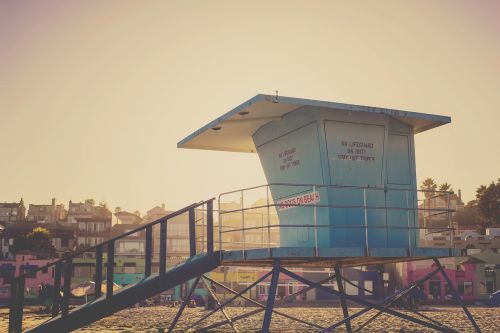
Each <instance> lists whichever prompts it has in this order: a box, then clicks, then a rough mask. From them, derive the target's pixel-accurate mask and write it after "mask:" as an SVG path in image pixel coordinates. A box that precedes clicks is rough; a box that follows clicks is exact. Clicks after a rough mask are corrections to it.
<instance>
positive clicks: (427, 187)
mask: <svg viewBox="0 0 500 333" xmlns="http://www.w3.org/2000/svg"><path fill="white" fill-rule="evenodd" d="M420 189H421V190H423V191H435V190H436V189H437V184H436V182H435V181H434V179H433V178H426V179H425V180H424V181H423V182H422V184H420ZM424 195H425V197H426V198H429V197H431V196H432V195H433V194H432V193H431V192H424Z"/></svg>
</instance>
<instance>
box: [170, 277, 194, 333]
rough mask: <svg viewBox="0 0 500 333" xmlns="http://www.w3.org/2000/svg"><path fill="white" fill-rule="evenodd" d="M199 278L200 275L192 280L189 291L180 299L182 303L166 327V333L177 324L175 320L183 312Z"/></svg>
mask: <svg viewBox="0 0 500 333" xmlns="http://www.w3.org/2000/svg"><path fill="white" fill-rule="evenodd" d="M200 278H201V276H198V277H197V278H196V279H195V280H194V282H193V285H192V286H191V288H190V289H189V292H188V293H187V295H186V297H185V298H184V300H183V301H182V304H181V307H180V308H179V311H177V314H176V315H175V318H174V320H173V321H172V323H171V324H170V327H169V328H168V333H171V332H172V331H173V330H174V328H175V325H177V321H178V320H179V318H180V317H181V315H182V312H184V308H185V307H186V305H187V303H188V302H189V299H190V298H191V296H192V295H193V292H194V290H195V289H196V285H197V284H198V282H199V281H200Z"/></svg>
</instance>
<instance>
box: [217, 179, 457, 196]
mask: <svg viewBox="0 0 500 333" xmlns="http://www.w3.org/2000/svg"><path fill="white" fill-rule="evenodd" d="M271 186H297V187H304V186H310V187H313V186H315V187H319V188H321V187H327V188H347V189H358V190H362V189H370V190H382V191H387V190H390V191H414V192H423V193H425V192H428V193H443V194H447V193H450V192H449V191H438V190H423V189H416V188H394V187H387V186H377V185H367V186H358V185H336V184H307V183H305V184H297V183H269V184H263V185H258V186H252V187H247V188H243V189H239V190H233V191H228V192H223V193H220V194H219V199H220V197H221V196H223V195H227V194H233V193H237V192H241V191H249V190H255V189H258V188H264V187H271Z"/></svg>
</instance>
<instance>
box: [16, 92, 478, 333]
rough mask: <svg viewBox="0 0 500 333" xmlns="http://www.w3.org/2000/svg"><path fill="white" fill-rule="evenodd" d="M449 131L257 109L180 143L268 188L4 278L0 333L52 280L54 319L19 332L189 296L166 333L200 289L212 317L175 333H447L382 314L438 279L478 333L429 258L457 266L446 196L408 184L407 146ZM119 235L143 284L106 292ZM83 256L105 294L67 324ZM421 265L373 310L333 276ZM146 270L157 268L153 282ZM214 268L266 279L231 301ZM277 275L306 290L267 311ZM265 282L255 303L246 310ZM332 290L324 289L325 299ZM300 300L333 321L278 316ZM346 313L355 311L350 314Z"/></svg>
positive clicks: (347, 108) (382, 119) (336, 112)
mask: <svg viewBox="0 0 500 333" xmlns="http://www.w3.org/2000/svg"><path fill="white" fill-rule="evenodd" d="M450 121H451V119H450V118H449V117H445V116H437V115H429V114H422V113H415V112H408V111H401V110H392V109H385V108H376V107H367V106H360V105H350V104H342V103H333V102H322V101H315V100H307V99H299V98H291V97H281V96H272V95H257V96H255V97H253V98H251V99H250V100H248V101H246V102H244V103H242V104H241V105H240V106H238V107H236V108H235V109H233V110H231V111H229V112H228V113H226V114H224V115H222V116H221V117H219V118H217V119H216V120H214V121H213V122H211V123H209V124H207V125H206V126H204V127H202V128H201V129H199V130H197V131H196V132H194V133H193V134H191V135H189V136H188V137H187V138H185V139H184V140H182V141H180V142H179V143H178V147H180V148H192V149H208V150H221V151H228V152H247V153H257V154H258V156H259V158H260V161H261V163H262V167H263V169H264V173H265V175H266V178H267V182H268V184H265V185H262V186H255V187H251V188H246V189H238V190H235V191H230V192H226V193H223V194H221V195H219V197H218V200H217V201H218V210H216V209H214V204H217V203H216V200H215V198H211V199H209V200H206V201H202V202H196V203H193V204H191V205H189V206H186V207H184V208H182V209H179V210H178V211H176V212H172V213H170V214H168V215H166V216H163V217H161V218H159V219H158V220H156V221H153V222H151V223H148V224H146V225H140V226H138V227H137V228H136V229H134V230H130V231H127V232H126V233H124V234H122V235H119V236H117V237H114V238H111V239H108V240H106V241H104V242H102V243H100V244H96V245H94V246H91V247H89V248H86V249H83V250H81V251H77V252H75V253H72V254H70V255H68V256H65V257H64V258H61V259H58V260H55V261H53V262H51V263H50V264H48V265H46V266H43V267H39V268H37V269H36V270H35V271H33V272H26V273H24V274H21V275H19V276H17V277H15V278H14V279H13V280H12V284H11V296H10V314H9V332H12V333H19V332H21V331H22V327H23V309H24V290H25V288H24V286H25V280H26V279H27V278H29V277H30V276H29V275H28V274H33V273H34V272H37V271H41V272H43V271H46V272H47V271H48V270H49V269H51V270H52V272H53V273H52V276H53V285H54V293H53V295H54V297H53V303H54V305H53V306H52V318H50V319H49V320H47V321H46V322H43V323H41V324H39V325H38V326H36V327H32V328H29V329H28V330H27V332H32V333H50V332H67V331H71V330H74V329H77V328H80V327H83V326H85V325H88V324H90V323H92V322H94V321H96V320H99V319H101V318H103V317H105V316H108V315H110V314H113V313H115V312H117V311H120V310H122V309H124V308H126V307H129V306H132V305H134V304H136V303H137V302H140V301H143V300H145V299H147V298H149V297H152V296H154V295H157V294H158V293H161V292H164V291H166V290H168V289H170V288H173V287H176V286H179V285H182V284H190V287H189V288H187V289H189V290H187V289H186V290H187V292H186V294H185V295H184V301H183V302H182V304H181V306H180V308H179V311H178V312H177V315H176V316H175V317H174V318H173V320H172V321H171V323H170V326H169V329H168V332H172V331H173V330H174V329H175V328H176V325H177V323H178V320H179V318H180V316H181V315H182V313H183V311H184V309H185V307H186V305H187V304H188V302H189V301H190V299H191V296H192V295H193V292H194V290H195V288H196V286H197V285H198V282H201V281H202V282H204V283H205V284H206V286H207V292H208V293H209V294H210V295H211V297H212V298H213V299H214V300H215V301H216V303H217V305H216V306H215V309H213V310H212V311H210V312H208V313H206V314H205V315H203V316H202V318H200V319H199V320H198V321H196V322H195V323H193V324H191V325H190V326H189V327H184V329H190V328H193V329H194V328H197V330H198V331H203V332H205V331H210V330H211V329H214V328H217V327H220V326H222V325H226V324H229V325H230V326H231V328H232V329H233V330H234V331H235V332H238V325H237V324H236V322H237V321H238V320H241V319H244V318H247V317H249V316H252V315H254V314H258V313H259V312H264V318H263V320H262V327H261V331H262V332H269V331H270V325H271V318H272V315H273V314H275V315H279V316H283V317H286V318H288V319H292V320H296V321H298V322H300V323H302V324H304V325H307V326H308V327H311V328H313V329H315V330H318V331H319V332H330V331H332V330H334V329H335V328H337V327H339V326H343V325H345V329H346V331H348V332H351V331H352V324H353V323H352V321H354V320H356V324H357V321H358V320H361V318H362V317H361V316H362V315H364V314H367V313H368V312H369V311H371V310H376V311H377V312H376V313H375V314H374V315H373V316H371V317H370V318H368V320H366V321H364V322H363V323H361V324H359V325H357V327H356V328H357V329H358V330H359V329H361V328H364V327H366V325H368V324H369V323H370V322H372V321H373V320H374V319H375V318H377V317H378V316H379V315H380V314H382V313H384V314H388V315H393V316H397V317H399V318H401V319H404V320H407V321H410V322H412V323H415V324H419V325H422V326H425V327H427V328H431V329H434V330H436V331H440V332H456V330H455V329H454V328H451V327H449V326H447V325H444V324H442V323H440V322H438V321H437V320H436V319H434V318H431V317H429V316H427V315H425V314H423V313H420V312H418V311H417V310H415V309H410V310H409V311H410V312H408V311H398V310H395V309H394V308H391V305H392V304H394V303H395V302H397V301H398V300H400V299H401V298H404V297H406V296H409V295H412V293H414V291H415V290H416V289H417V288H418V287H419V285H420V284H422V283H425V282H426V281H428V280H430V279H431V278H433V277H434V276H435V275H437V274H441V275H442V276H443V278H444V279H445V281H446V282H447V285H448V287H449V288H450V291H451V293H452V294H453V296H454V298H455V300H456V301H457V302H459V303H460V304H461V306H462V307H463V310H464V312H465V314H466V315H467V317H468V318H469V320H470V321H471V323H472V325H473V327H474V329H475V331H476V332H480V329H479V326H478V325H477V324H476V322H475V321H474V319H473V317H472V316H471V314H470V312H469V311H468V309H467V307H466V306H465V304H464V303H463V302H462V300H461V298H460V296H459V294H458V292H457V290H456V288H455V286H454V285H453V283H452V281H451V280H450V279H449V278H448V276H447V275H446V272H445V270H444V269H443V266H442V265H441V264H440V262H439V258H442V257H450V256H454V255H456V254H457V253H456V250H455V249H454V248H453V228H452V226H451V213H452V210H451V209H450V207H449V202H450V200H449V199H450V195H451V194H450V193H449V192H443V191H419V190H417V182H416V176H415V169H416V168H415V163H416V161H415V143H414V135H415V134H417V133H420V132H423V131H426V130H430V129H433V128H435V127H438V126H441V125H444V124H447V123H449V122H450ZM221 176H222V175H221ZM437 197H440V198H444V199H443V200H441V202H445V203H448V205H446V204H445V205H444V206H441V207H436V206H435V205H428V204H427V203H428V202H429V201H431V200H433V199H434V198H437ZM217 211H218V214H217ZM183 215H187V218H186V220H187V222H188V228H187V230H188V235H187V236H188V238H189V257H188V258H187V259H186V260H185V261H184V262H181V263H177V264H176V265H175V266H174V265H167V263H168V258H169V257H168V252H167V242H168V238H167V226H168V224H169V221H174V219H177V218H179V217H181V216H183ZM217 215H218V219H217ZM436 219H437V220H439V222H440V223H439V227H436V226H435V223H431V222H435V221H436ZM443 221H444V222H445V223H444V225H446V222H448V226H443ZM435 229H437V230H435ZM153 230H157V231H158V233H157V234H158V235H159V244H158V248H159V253H158V254H156V253H154V251H153V248H154V247H153V234H154V232H153ZM430 232H440V233H443V234H445V235H447V236H448V237H449V242H448V243H446V245H445V246H443V247H440V248H433V247H427V246H425V245H426V244H425V243H424V240H425V237H423V236H425V235H426V234H427V233H430ZM131 235H135V236H136V237H137V238H144V244H145V245H144V267H145V268H144V278H143V279H142V280H141V281H138V282H136V283H134V284H130V285H128V286H126V287H125V288H121V289H120V290H115V288H114V284H113V279H114V271H115V268H114V267H115V263H116V260H117V258H118V257H119V254H118V253H116V251H115V249H116V244H117V243H118V242H119V241H120V240H121V239H123V238H125V237H129V236H131ZM217 236H218V237H217ZM89 252H91V256H90V257H91V258H95V264H93V267H94V271H95V272H94V274H93V275H94V281H93V282H94V285H95V286H103V288H104V287H105V288H104V289H105V290H104V289H102V288H95V291H94V299H93V300H91V301H90V302H88V303H86V304H84V305H82V306H80V307H78V308H76V309H72V310H71V309H70V307H69V298H70V291H71V287H72V283H71V280H72V276H73V273H72V272H73V269H74V263H73V259H75V258H78V257H79V256H88V254H89ZM104 254H105V256H104ZM420 259H432V260H434V263H435V269H434V270H433V271H431V272H430V273H429V274H427V275H425V276H424V277H422V278H421V279H419V280H417V281H415V282H414V283H412V284H411V285H409V286H406V287H404V288H403V289H401V290H399V291H398V292H396V293H395V294H393V295H389V296H386V297H385V298H383V299H382V300H380V301H379V302H373V301H367V300H366V299H363V298H360V297H357V296H354V295H351V294H349V293H346V292H345V291H344V285H345V284H350V285H352V286H354V287H356V288H359V289H362V290H364V292H367V293H372V291H370V290H368V289H364V288H363V287H361V286H358V285H356V284H354V283H353V282H351V281H349V280H348V279H347V278H346V277H345V276H344V275H343V273H342V269H343V268H344V267H350V266H362V265H370V264H384V263H393V262H402V261H410V260H420ZM153 260H154V261H153ZM104 262H106V263H107V265H106V266H105V265H104ZM154 262H157V263H158V264H157V265H156V270H155V269H154V266H155V265H153V263H154ZM219 266H255V267H266V266H267V267H271V269H270V270H269V271H268V272H267V273H265V274H263V275H262V276H261V277H260V278H258V279H257V280H256V281H255V282H253V283H250V284H249V285H248V286H246V287H245V288H244V289H243V290H239V291H235V290H233V289H231V288H229V287H227V286H225V285H224V284H221V283H219V282H217V281H215V280H214V279H212V278H211V277H210V276H209V275H207V273H209V272H211V271H212V270H214V269H216V268H217V267H219ZM310 266H313V267H318V268H333V269H334V272H333V273H334V274H331V275H329V276H328V278H325V279H323V280H321V281H310V280H308V279H306V278H305V277H304V276H301V275H300V274H297V273H295V272H293V271H290V270H289V268H290V267H310ZM104 267H105V272H103V269H104ZM280 274H284V275H286V276H288V277H289V278H291V279H294V280H296V281H298V282H299V283H300V284H302V285H304V286H305V288H303V289H301V290H298V291H297V292H294V293H293V294H291V295H288V296H286V297H284V298H282V299H280V300H276V294H277V288H278V281H279V276H280ZM268 278H270V281H269V289H268V293H267V300H266V301H265V303H261V302H259V301H256V300H254V299H251V298H248V297H246V296H245V294H246V293H247V292H248V291H249V290H250V289H251V288H254V287H255V286H257V285H258V284H259V283H262V282H263V281H265V280H266V279H268ZM104 280H105V281H106V282H103V281H104ZM332 280H335V282H336V288H332V287H330V286H327V285H325V283H329V282H331V281H332ZM214 286H215V287H216V288H218V289H219V288H220V290H224V292H225V293H226V292H227V293H232V294H234V296H232V297H231V298H229V300H227V301H221V300H220V299H219V298H218V296H217V295H216V293H214V291H213V289H214ZM311 289H317V290H320V291H321V292H323V293H328V294H332V295H334V296H337V297H338V298H339V300H340V303H341V306H342V311H343V315H344V318H343V319H342V320H340V321H337V322H336V323H332V324H331V325H328V326H323V325H320V324H318V323H317V322H315V321H313V320H305V319H300V318H295V317H293V316H291V315H289V314H287V313H284V312H282V311H279V310H277V309H276V308H275V305H277V304H278V303H284V302H287V301H289V300H293V299H294V298H295V297H297V296H299V295H301V294H305V293H307V292H308V291H309V290H311ZM238 297H240V298H243V299H244V300H245V301H246V302H249V303H252V304H253V305H255V306H256V309H253V310H251V311H249V312H247V313H245V314H241V315H239V316H237V317H234V318H231V317H229V315H228V313H227V312H226V311H225V307H226V306H227V305H228V304H230V303H231V302H233V301H234V300H235V299H236V298H238ZM348 301H349V302H352V303H356V304H358V305H361V306H364V307H365V308H364V309H362V310H359V309H357V310H356V312H354V313H352V312H350V309H349V307H348V303H347V302H348ZM217 311H221V312H222V314H223V315H224V317H225V320H223V321H221V322H217V323H212V324H209V325H207V326H203V325H202V323H203V321H204V320H205V319H206V318H208V317H210V316H211V315H212V314H214V313H215V312H217Z"/></svg>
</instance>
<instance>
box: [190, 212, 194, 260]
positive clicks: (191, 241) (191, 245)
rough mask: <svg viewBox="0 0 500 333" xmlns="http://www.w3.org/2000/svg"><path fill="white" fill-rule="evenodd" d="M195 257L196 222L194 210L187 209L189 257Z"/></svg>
mask: <svg viewBox="0 0 500 333" xmlns="http://www.w3.org/2000/svg"><path fill="white" fill-rule="evenodd" d="M195 255H196V221H195V216H194V208H190V209H189V256H190V257H193V256H195Z"/></svg>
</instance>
